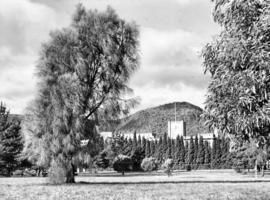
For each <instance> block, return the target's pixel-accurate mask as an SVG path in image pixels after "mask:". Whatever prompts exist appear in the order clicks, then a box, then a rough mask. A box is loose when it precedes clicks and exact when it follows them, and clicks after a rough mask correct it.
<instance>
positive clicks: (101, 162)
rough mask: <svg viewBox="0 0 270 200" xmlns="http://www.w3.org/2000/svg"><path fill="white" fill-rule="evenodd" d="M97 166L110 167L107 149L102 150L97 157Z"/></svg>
mask: <svg viewBox="0 0 270 200" xmlns="http://www.w3.org/2000/svg"><path fill="white" fill-rule="evenodd" d="M95 164H96V166H98V167H100V168H103V169H106V168H107V167H109V164H110V160H109V159H108V158H107V153H106V151H102V152H101V153H100V154H99V155H98V156H97V157H96V161H95Z"/></svg>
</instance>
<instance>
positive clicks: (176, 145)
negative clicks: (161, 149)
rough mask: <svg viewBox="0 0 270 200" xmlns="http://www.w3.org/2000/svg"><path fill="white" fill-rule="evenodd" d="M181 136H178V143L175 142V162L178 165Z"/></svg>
mask: <svg viewBox="0 0 270 200" xmlns="http://www.w3.org/2000/svg"><path fill="white" fill-rule="evenodd" d="M180 148H181V147H180V136H179V135H178V136H177V137H176V141H175V150H174V161H175V163H176V164H179V163H180V156H181V155H180V151H181V149H180Z"/></svg>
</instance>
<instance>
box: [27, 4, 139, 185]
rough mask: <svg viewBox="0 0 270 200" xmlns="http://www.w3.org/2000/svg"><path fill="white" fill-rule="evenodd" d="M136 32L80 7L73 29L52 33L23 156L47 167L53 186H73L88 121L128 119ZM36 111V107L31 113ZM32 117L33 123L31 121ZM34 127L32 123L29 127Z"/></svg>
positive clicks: (40, 67) (39, 75)
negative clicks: (26, 153)
mask: <svg viewBox="0 0 270 200" xmlns="http://www.w3.org/2000/svg"><path fill="white" fill-rule="evenodd" d="M137 49H138V28H137V26H136V24H134V23H128V22H126V21H125V20H123V19H121V18H119V16H118V15H117V14H116V13H115V11H114V10H113V9H112V8H110V7H108V8H107V10H106V11H104V12H99V11H97V10H86V9H85V8H84V7H83V6H82V5H81V4H79V5H78V6H77V9H76V11H75V14H74V15H73V18H72V23H71V24H70V26H68V27H66V28H63V29H62V30H57V31H54V32H52V33H51V34H50V40H49V41H48V42H47V43H45V44H43V46H42V49H41V52H40V58H39V60H38V64H37V66H36V72H37V78H38V94H37V96H36V99H35V100H34V102H33V103H32V104H31V105H30V108H31V109H30V112H29V113H30V114H29V119H30V121H29V120H28V121H26V122H25V124H24V125H25V128H24V130H25V134H26V135H28V136H29V135H30V137H28V138H29V141H28V142H27V143H26V144H27V145H28V146H29V147H30V146H34V149H32V148H27V146H26V147H25V152H28V153H30V154H31V153H32V152H33V151H34V152H35V154H33V155H35V156H34V158H35V160H36V162H38V163H39V164H41V165H47V166H48V167H49V175H50V180H51V181H52V182H55V183H62V182H67V183H72V182H74V175H73V164H74V159H75V157H76V156H77V155H78V154H79V153H80V149H81V145H80V143H81V139H83V138H85V137H87V134H88V133H87V131H86V130H85V124H86V122H87V121H88V120H93V121H94V122H96V123H98V120H100V119H102V120H105V119H112V118H117V117H119V116H122V115H124V114H127V113H128V111H129V109H130V106H133V105H134V104H135V103H136V102H137V101H136V99H135V100H134V99H125V98H123V96H124V95H125V94H127V93H128V92H131V89H130V88H129V87H128V86H127V82H128V81H129V79H130V76H131V75H132V74H133V72H134V71H135V70H136V69H137V68H138V53H137ZM33 107H34V108H33ZM31 118H32V119H31ZM31 120H32V122H34V123H31Z"/></svg>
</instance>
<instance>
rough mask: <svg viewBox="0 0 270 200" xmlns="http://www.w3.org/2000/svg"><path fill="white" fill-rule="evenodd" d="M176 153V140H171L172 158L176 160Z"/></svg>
mask: <svg viewBox="0 0 270 200" xmlns="http://www.w3.org/2000/svg"><path fill="white" fill-rule="evenodd" d="M174 153H175V140H174V139H172V140H171V158H172V159H173V160H174Z"/></svg>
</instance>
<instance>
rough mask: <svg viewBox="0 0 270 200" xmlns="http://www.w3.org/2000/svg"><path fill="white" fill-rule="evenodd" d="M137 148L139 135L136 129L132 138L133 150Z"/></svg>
mask: <svg viewBox="0 0 270 200" xmlns="http://www.w3.org/2000/svg"><path fill="white" fill-rule="evenodd" d="M136 149H137V135H136V131H135V132H134V134H133V140H132V152H134V151H135V150H136Z"/></svg>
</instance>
